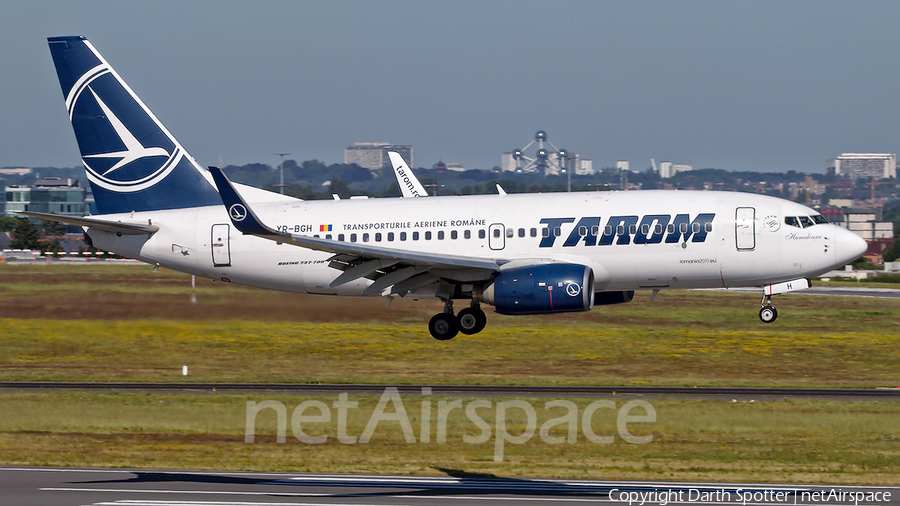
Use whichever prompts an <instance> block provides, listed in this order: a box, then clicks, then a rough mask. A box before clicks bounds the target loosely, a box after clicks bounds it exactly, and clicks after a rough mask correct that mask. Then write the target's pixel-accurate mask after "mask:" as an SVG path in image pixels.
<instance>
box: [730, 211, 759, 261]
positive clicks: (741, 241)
mask: <svg viewBox="0 0 900 506" xmlns="http://www.w3.org/2000/svg"><path fill="white" fill-rule="evenodd" d="M734 241H735V245H736V246H737V249H738V251H750V250H752V249H755V248H756V209H755V208H753V207H738V208H737V209H735V211H734Z"/></svg>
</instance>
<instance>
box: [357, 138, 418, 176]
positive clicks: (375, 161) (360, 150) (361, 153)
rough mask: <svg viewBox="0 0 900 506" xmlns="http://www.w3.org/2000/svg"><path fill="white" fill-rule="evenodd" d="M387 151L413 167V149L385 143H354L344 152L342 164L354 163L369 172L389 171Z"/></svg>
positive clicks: (407, 146) (389, 160) (389, 162)
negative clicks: (400, 157)
mask: <svg viewBox="0 0 900 506" xmlns="http://www.w3.org/2000/svg"><path fill="white" fill-rule="evenodd" d="M388 151H395V152H397V153H400V156H402V157H403V159H404V160H406V163H407V164H409V166H410V167H415V165H413V148H412V146H409V145H400V144H388V143H387V142H354V143H353V145H352V146H350V147H348V148H347V149H345V150H344V163H346V164H351V163H355V164H356V165H359V166H360V167H365V168H367V169H369V170H381V169H385V168H386V169H389V170H390V169H391V159H390V157H388Z"/></svg>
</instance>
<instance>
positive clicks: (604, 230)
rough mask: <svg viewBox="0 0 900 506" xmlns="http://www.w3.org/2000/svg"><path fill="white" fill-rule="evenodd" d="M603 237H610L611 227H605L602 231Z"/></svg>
mask: <svg viewBox="0 0 900 506" xmlns="http://www.w3.org/2000/svg"><path fill="white" fill-rule="evenodd" d="M622 231H623V232H624V231H625V230H624V229H622ZM603 235H612V225H607V226H606V227H605V228H604V229H603ZM619 235H622V234H619Z"/></svg>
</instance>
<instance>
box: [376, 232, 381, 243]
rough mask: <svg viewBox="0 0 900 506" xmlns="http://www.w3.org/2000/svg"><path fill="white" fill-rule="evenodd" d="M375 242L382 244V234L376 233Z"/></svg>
mask: <svg viewBox="0 0 900 506" xmlns="http://www.w3.org/2000/svg"><path fill="white" fill-rule="evenodd" d="M375 242H381V232H376V233H375Z"/></svg>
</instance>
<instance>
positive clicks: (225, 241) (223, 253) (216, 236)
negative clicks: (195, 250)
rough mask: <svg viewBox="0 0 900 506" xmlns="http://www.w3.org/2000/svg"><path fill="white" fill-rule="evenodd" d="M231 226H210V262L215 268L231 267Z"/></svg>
mask: <svg viewBox="0 0 900 506" xmlns="http://www.w3.org/2000/svg"><path fill="white" fill-rule="evenodd" d="M230 230H231V225H226V224H224V223H222V224H217V225H213V226H212V237H211V242H210V246H211V247H212V261H213V266H215V267H228V266H230V265H231V237H230Z"/></svg>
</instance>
